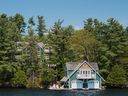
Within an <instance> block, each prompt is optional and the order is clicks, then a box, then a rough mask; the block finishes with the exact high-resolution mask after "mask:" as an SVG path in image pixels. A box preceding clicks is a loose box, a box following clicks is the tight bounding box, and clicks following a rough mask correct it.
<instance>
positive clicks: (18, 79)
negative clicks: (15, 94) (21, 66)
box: [11, 70, 27, 87]
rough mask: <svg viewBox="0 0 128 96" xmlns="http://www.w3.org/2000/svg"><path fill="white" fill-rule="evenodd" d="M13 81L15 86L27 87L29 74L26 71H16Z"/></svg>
mask: <svg viewBox="0 0 128 96" xmlns="http://www.w3.org/2000/svg"><path fill="white" fill-rule="evenodd" d="M11 81H12V84H13V86H15V87H25V86H26V84H27V76H26V74H25V72H24V71H22V70H19V71H18V72H16V73H15V75H14V77H13V78H12V80H11Z"/></svg>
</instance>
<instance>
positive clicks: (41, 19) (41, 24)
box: [37, 16, 47, 38]
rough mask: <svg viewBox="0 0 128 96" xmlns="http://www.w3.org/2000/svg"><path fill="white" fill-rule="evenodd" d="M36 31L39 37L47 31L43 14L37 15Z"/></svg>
mask: <svg viewBox="0 0 128 96" xmlns="http://www.w3.org/2000/svg"><path fill="white" fill-rule="evenodd" d="M37 31H38V35H39V37H40V38H41V37H43V36H44V33H46V32H47V30H46V25H45V21H44V17H43V16H38V25H37Z"/></svg>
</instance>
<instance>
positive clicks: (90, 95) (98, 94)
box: [0, 89, 128, 96]
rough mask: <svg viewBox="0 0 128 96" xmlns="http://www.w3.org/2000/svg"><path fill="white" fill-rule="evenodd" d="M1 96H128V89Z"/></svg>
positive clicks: (2, 92) (0, 92)
mask: <svg viewBox="0 0 128 96" xmlns="http://www.w3.org/2000/svg"><path fill="white" fill-rule="evenodd" d="M0 96H128V89H107V90H88V91H84V90H68V91H64V90H63V91H60V90H58V91H55V90H43V89H0Z"/></svg>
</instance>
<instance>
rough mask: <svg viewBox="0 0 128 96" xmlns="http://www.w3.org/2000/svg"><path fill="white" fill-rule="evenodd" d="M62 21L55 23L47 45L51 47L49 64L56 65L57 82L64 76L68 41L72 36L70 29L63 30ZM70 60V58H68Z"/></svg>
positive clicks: (67, 56)
mask: <svg viewBox="0 0 128 96" xmlns="http://www.w3.org/2000/svg"><path fill="white" fill-rule="evenodd" d="M62 22H63V21H60V20H59V21H58V22H55V24H54V26H53V28H52V29H51V32H50V33H49V37H48V38H49V44H50V46H51V47H52V49H53V51H52V56H51V63H52V64H56V65H57V67H56V71H57V80H60V79H61V78H62V77H63V75H64V67H65V63H66V62H67V61H68V60H69V58H70V57H69V56H71V55H69V53H68V52H69V51H70V52H71V50H70V49H68V47H67V45H68V40H69V38H70V36H71V34H72V27H71V26H69V27H68V28H63V27H62V26H61V24H62ZM70 59H71V58H70Z"/></svg>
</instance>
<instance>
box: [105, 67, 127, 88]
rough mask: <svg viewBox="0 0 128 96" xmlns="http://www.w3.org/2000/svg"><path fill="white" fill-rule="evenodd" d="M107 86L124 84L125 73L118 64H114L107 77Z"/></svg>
mask: <svg viewBox="0 0 128 96" xmlns="http://www.w3.org/2000/svg"><path fill="white" fill-rule="evenodd" d="M107 82H108V86H111V87H123V86H124V85H126V75H125V71H124V69H123V68H122V67H121V66H120V65H115V66H114V67H113V69H112V71H111V72H110V74H109V75H108V77H107Z"/></svg>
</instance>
